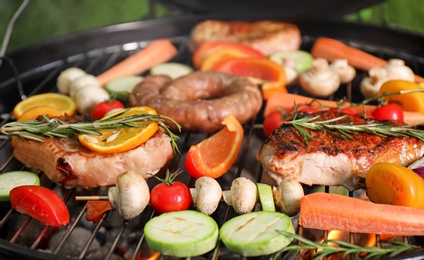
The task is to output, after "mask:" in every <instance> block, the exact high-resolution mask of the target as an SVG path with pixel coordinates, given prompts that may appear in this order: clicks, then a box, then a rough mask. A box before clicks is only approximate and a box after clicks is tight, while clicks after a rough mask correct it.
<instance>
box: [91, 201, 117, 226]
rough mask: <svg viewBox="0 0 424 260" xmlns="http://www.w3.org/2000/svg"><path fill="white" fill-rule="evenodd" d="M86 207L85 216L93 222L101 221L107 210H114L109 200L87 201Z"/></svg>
mask: <svg viewBox="0 0 424 260" xmlns="http://www.w3.org/2000/svg"><path fill="white" fill-rule="evenodd" d="M86 207H87V212H86V215H85V218H86V219H87V220H88V221H92V222H98V221H100V220H101V219H102V217H103V215H104V214H105V213H106V212H108V211H110V210H112V206H111V205H110V201H108V200H90V201H87V204H86Z"/></svg>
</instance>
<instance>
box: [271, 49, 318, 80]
mask: <svg viewBox="0 0 424 260" xmlns="http://www.w3.org/2000/svg"><path fill="white" fill-rule="evenodd" d="M269 58H270V59H271V60H273V61H275V62H277V63H278V64H284V61H285V60H288V61H289V62H290V63H292V64H294V68H293V69H294V70H295V71H296V72H297V73H298V74H301V73H303V72H305V71H307V70H310V69H311V68H312V61H313V60H314V57H313V56H312V54H310V53H309V52H307V51H303V50H294V51H279V52H276V53H274V54H272V55H270V56H269Z"/></svg>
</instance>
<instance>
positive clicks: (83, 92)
mask: <svg viewBox="0 0 424 260" xmlns="http://www.w3.org/2000/svg"><path fill="white" fill-rule="evenodd" d="M109 98H110V96H109V93H108V92H107V91H106V90H105V89H104V88H102V87H98V86H95V85H88V86H85V87H82V88H80V89H79V90H78V91H77V93H76V94H75V103H76V104H77V108H78V111H79V112H80V113H81V114H83V115H87V116H89V115H91V110H92V109H93V107H94V106H95V105H96V104H97V103H100V102H102V101H105V100H108V99H109Z"/></svg>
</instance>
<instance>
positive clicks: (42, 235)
mask: <svg viewBox="0 0 424 260" xmlns="http://www.w3.org/2000/svg"><path fill="white" fill-rule="evenodd" d="M194 22H195V21H193V23H194ZM186 35H187V33H184V35H183V36H180V35H178V36H175V37H173V38H171V40H172V42H173V43H174V44H175V45H176V46H177V47H178V49H179V54H178V56H177V57H176V58H175V59H174V60H175V61H177V62H182V63H187V64H190V65H191V58H190V56H191V52H190V50H189V48H188V40H189V39H188V37H187V36H186ZM316 37H317V36H314V35H311V36H309V35H308V36H306V35H305V36H304V37H303V43H302V49H304V50H310V48H311V46H312V44H313V42H314V40H315V39H316ZM148 42H149V41H129V42H125V43H123V44H115V45H110V46H107V47H104V48H94V49H91V50H88V51H85V52H80V53H75V54H72V55H70V56H66V57H64V58H61V59H58V60H54V61H51V62H49V63H45V64H41V65H40V66H37V67H35V68H33V69H30V70H27V71H24V72H22V73H21V74H19V77H18V80H19V82H21V83H22V85H23V88H22V91H23V93H22V91H20V89H19V88H13V90H12V91H9V92H8V96H10V97H11V98H10V100H11V101H9V102H10V104H6V105H5V107H4V112H2V122H1V125H3V124H5V123H7V122H9V121H11V120H13V118H12V115H11V110H12V108H13V104H16V102H17V101H19V99H20V97H22V96H31V95H34V94H37V93H43V92H57V88H56V85H55V81H56V78H57V76H58V75H59V73H60V72H61V71H62V70H64V69H66V68H68V67H74V66H75V67H80V68H82V69H83V70H85V71H86V72H87V73H90V74H94V75H96V74H99V73H100V72H101V71H104V70H106V69H107V68H109V67H110V66H112V65H113V64H116V63H118V62H119V61H121V60H123V59H124V58H126V57H128V56H129V55H131V54H133V53H134V52H136V51H138V50H139V49H141V48H144V47H145V46H146V45H147V44H148ZM347 43H348V44H350V45H352V46H355V47H358V48H361V49H364V50H366V51H369V52H371V53H373V54H376V55H377V56H380V57H382V58H385V59H388V58H390V57H398V58H402V59H404V60H405V61H406V63H407V65H408V66H410V67H412V68H413V69H414V71H415V72H416V73H418V74H419V72H420V71H422V68H423V67H424V59H423V57H421V56H416V55H414V54H411V53H410V52H402V51H395V50H393V49H382V48H377V47H374V46H372V45H363V44H362V45H361V44H359V43H358V42H356V41H347ZM12 61H13V60H12ZM365 75H366V72H359V73H358V75H357V77H356V78H355V80H354V81H353V83H352V85H350V86H348V88H347V89H350V90H351V91H352V98H353V99H355V98H357V96H358V84H359V82H360V80H361V78H362V77H364V76H365ZM17 84H18V81H17V78H15V77H13V76H11V77H9V78H8V79H6V80H5V81H3V82H2V83H1V84H0V86H1V85H3V86H5V85H10V86H16V85H17ZM291 92H293V93H301V94H303V93H302V92H301V90H300V89H299V88H296V87H295V88H292V89H291ZM346 95H347V92H346V90H343V91H339V92H337V93H336V94H335V95H334V96H333V97H331V98H334V99H337V98H342V97H344V96H346ZM354 101H355V100H354ZM2 102H6V98H5V97H3V98H2ZM6 103H7V102H6ZM260 114H261V113H260ZM260 114H259V115H258V118H255V119H253V120H251V121H250V122H249V123H248V124H246V125H244V129H245V139H244V143H243V147H242V150H241V152H240V154H239V158H238V160H237V162H236V163H235V165H234V167H233V168H232V169H231V170H230V172H228V173H227V174H225V175H224V176H222V177H221V178H219V179H218V181H219V183H220V184H221V186H222V188H223V189H224V190H225V189H229V188H230V185H231V182H232V180H233V179H234V178H236V177H239V176H250V177H251V179H253V180H256V181H257V182H268V181H269V180H268V179H267V178H268V176H267V175H266V174H263V170H262V168H261V165H260V164H259V162H257V161H256V157H255V156H256V152H257V151H258V149H259V147H260V145H261V144H262V142H263V140H264V137H263V134H262V130H261V129H260V128H259V127H258V124H260V123H261V122H262V120H263V118H261V115H260ZM207 137H208V135H207V134H190V133H185V134H182V135H181V137H180V140H179V141H178V146H179V150H180V151H181V152H182V156H175V157H174V159H173V160H172V162H171V165H170V169H171V170H175V169H178V168H181V169H182V168H183V164H184V156H185V154H186V152H187V151H188V148H189V147H190V145H192V144H196V143H198V142H199V141H200V140H203V139H205V138H207ZM10 143H11V139H10V138H9V137H7V136H3V135H2V136H0V172H8V171H11V170H17V169H18V170H24V169H25V168H24V166H23V165H22V164H21V163H20V162H18V161H17V160H16V159H14V158H13V156H12V148H11V144H10ZM187 176H188V174H182V175H180V176H178V180H179V181H182V182H184V183H186V184H187V185H188V186H190V187H191V186H193V182H194V180H193V179H191V178H189V177H187ZM40 178H41V183H42V185H43V186H46V187H49V188H51V189H53V190H55V191H56V192H57V193H58V194H60V195H61V196H62V198H63V199H64V201H65V202H66V204H67V206H68V208H70V209H72V210H70V213H71V223H70V224H69V225H67V226H66V227H63V228H60V229H56V228H53V227H47V226H42V225H40V224H39V223H37V221H35V220H32V219H31V218H29V217H26V216H23V215H21V214H19V213H17V212H15V211H14V210H12V209H10V206H9V205H8V203H5V202H1V210H0V236H1V238H0V255H2V254H3V255H7V256H13V255H16V254H17V255H25V256H27V257H28V258H34V259H50V258H52V259H53V258H54V259H61V258H62V257H63V258H66V257H65V256H64V252H65V251H68V250H69V249H67V246H68V245H69V244H70V241H71V240H75V239H74V238H73V237H72V236H73V235H74V234H76V233H77V232H79V228H80V227H83V228H85V229H86V230H88V231H89V234H88V236H87V237H86V238H85V239H84V240H83V239H82V238H80V240H83V241H82V244H81V246H79V248H77V249H76V250H74V251H77V252H74V254H73V258H75V259H86V258H90V257H94V258H96V257H99V255H95V256H93V254H94V253H93V252H92V247H93V245H94V244H96V242H98V243H100V248H101V249H100V250H99V251H97V253H98V252H101V258H104V259H113V258H114V257H115V255H116V254H119V255H121V256H122V257H124V258H126V259H139V258H140V257H141V258H142V259H147V258H148V257H149V256H150V255H151V254H153V252H150V251H149V249H148V248H147V247H146V243H145V242H144V235H143V233H142V228H143V226H144V223H146V221H147V220H149V219H150V218H152V217H153V216H154V212H153V210H152V209H151V207H150V206H148V207H147V208H146V210H145V211H144V212H143V213H142V215H141V216H139V217H137V218H136V219H133V220H130V221H124V220H122V219H120V218H119V217H117V213H116V212H114V211H111V212H109V213H107V214H105V215H104V216H103V218H102V219H101V220H100V221H99V222H97V223H88V222H87V221H85V213H86V206H85V203H84V202H81V201H75V199H74V197H75V196H77V195H93V194H100V195H104V194H107V189H106V188H105V187H103V188H97V189H89V190H80V189H72V190H65V189H63V188H62V187H60V186H58V185H56V184H54V183H52V182H51V181H50V180H48V178H47V177H46V176H45V175H43V174H42V173H41V174H40ZM155 184H157V182H156V180H154V178H152V179H150V180H149V185H151V186H152V187H153V186H154V185H155ZM314 188H315V187H313V188H308V187H305V189H306V190H307V192H312V191H313V189H314ZM325 191H326V192H331V189H330V187H325ZM347 195H349V196H353V193H347ZM233 216H235V213H234V212H233V210H232V209H231V208H230V207H228V206H226V205H224V203H221V204H220V206H219V208H218V210H217V211H216V212H215V213H214V214H213V215H212V217H214V219H215V220H216V221H217V223H218V225H219V226H221V225H222V224H223V223H224V222H225V221H226V220H227V219H229V218H231V217H233ZM293 221H294V222H295V221H296V219H295V218H293ZM297 231H298V233H299V234H301V235H304V233H305V232H306V231H305V230H304V229H303V228H301V227H297ZM59 232H62V233H59ZM323 232H324V234H327V233H328V231H323ZM55 234H61V235H60V236H59V237H56V239H57V241H56V246H54V247H51V248H48V246H47V243H48V240H49V239H50V238H51V237H54V235H55ZM404 239H405V241H406V242H408V238H404ZM350 240H351V241H353V234H350ZM377 241H379V237H377ZM413 241H414V239H412V241H410V242H413ZM146 254H147V255H146ZM218 257H219V258H222V259H223V258H234V259H237V258H240V257H239V256H237V255H233V254H231V253H229V252H227V251H226V250H225V248H224V247H218V248H217V249H216V250H215V251H214V252H211V253H209V254H207V255H205V256H204V258H218ZM263 258H264V259H265V258H268V257H266V256H264V257H263Z"/></svg>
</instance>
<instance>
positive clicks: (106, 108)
mask: <svg viewBox="0 0 424 260" xmlns="http://www.w3.org/2000/svg"><path fill="white" fill-rule="evenodd" d="M119 108H125V107H124V104H122V103H121V102H120V101H119V100H116V99H111V100H105V101H102V102H100V103H97V104H96V105H95V106H94V107H93V109H92V110H91V118H92V119H93V120H99V119H102V118H103V117H104V116H105V115H106V114H107V113H109V112H111V111H112V110H115V109H119Z"/></svg>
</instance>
